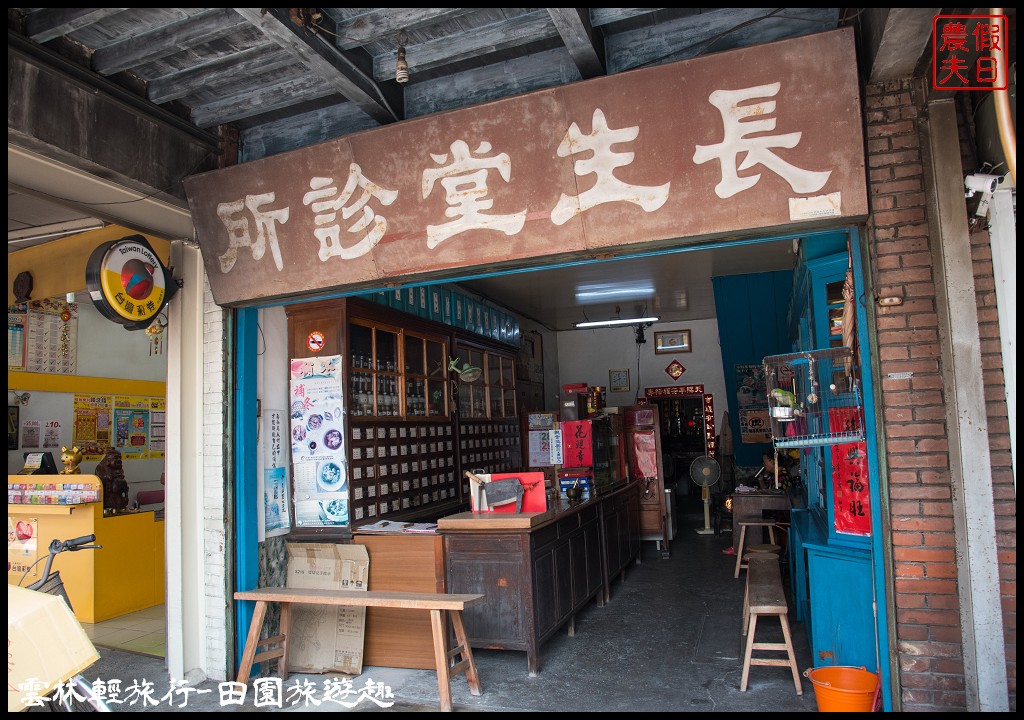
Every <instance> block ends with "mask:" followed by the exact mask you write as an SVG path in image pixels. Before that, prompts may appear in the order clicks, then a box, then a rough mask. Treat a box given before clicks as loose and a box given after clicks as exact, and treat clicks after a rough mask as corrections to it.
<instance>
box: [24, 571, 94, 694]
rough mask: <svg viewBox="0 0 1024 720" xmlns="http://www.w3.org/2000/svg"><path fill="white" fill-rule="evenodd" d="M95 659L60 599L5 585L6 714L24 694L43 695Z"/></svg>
mask: <svg viewBox="0 0 1024 720" xmlns="http://www.w3.org/2000/svg"><path fill="white" fill-rule="evenodd" d="M99 659H100V656H99V655H98V654H97V652H96V648H95V647H93V644H92V642H91V641H90V640H89V636H88V635H86V634H85V630H83V629H82V626H81V625H80V624H79V623H78V620H77V619H76V618H75V615H74V613H72V612H71V608H69V607H68V606H67V604H66V603H65V602H64V601H63V600H62V599H61V598H59V597H57V596H56V595H48V594H47V593H41V592H35V591H34V590H28V589H26V588H22V587H18V586H17V585H8V586H7V711H8V712H17V711H19V710H24V709H25V705H24V703H23V700H24V699H25V697H26V695H30V696H32V697H38V696H41V695H46V694H47V693H48V691H49V690H50V689H51V688H53V687H56V685H57V684H58V683H62V682H64V681H65V680H68V679H69V678H72V677H74V676H75V675H77V674H79V673H81V672H82V671H83V670H85V669H86V668H88V667H89V666H90V665H92V664H93V663H94V662H96V661H97V660H99ZM26 691H29V692H26Z"/></svg>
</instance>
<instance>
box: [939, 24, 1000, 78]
mask: <svg viewBox="0 0 1024 720" xmlns="http://www.w3.org/2000/svg"><path fill="white" fill-rule="evenodd" d="M1008 45H1009V38H1008V37H1007V25H1006V16H1005V15H936V16H935V17H934V18H932V87H933V88H934V89H935V90H1005V89H1006V88H1007V87H1008V79H1007V78H1008V70H1009V67H1008V66H1007V62H1008V56H1007V46H1008Z"/></svg>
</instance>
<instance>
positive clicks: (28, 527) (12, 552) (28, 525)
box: [7, 515, 46, 582]
mask: <svg viewBox="0 0 1024 720" xmlns="http://www.w3.org/2000/svg"><path fill="white" fill-rule="evenodd" d="M38 538H39V520H38V519H37V518H26V519H24V520H14V519H13V518H11V516H10V515H8V516H7V568H8V572H7V582H11V580H12V575H14V574H17V578H15V579H14V581H15V582H19V581H20V580H21V576H22V575H24V574H25V571H26V570H28V569H29V567H30V566H31V565H32V564H33V563H34V562H35V561H36V558H37V557H38V551H39V542H38ZM43 554H44V555H45V554H46V553H45V552H44V553H43ZM42 567H43V563H40V564H38V565H36V566H35V568H33V570H34V572H30V573H29V576H28V577H27V578H26V579H25V581H26V582H29V581H35V580H37V579H38V578H39V571H40V570H42Z"/></svg>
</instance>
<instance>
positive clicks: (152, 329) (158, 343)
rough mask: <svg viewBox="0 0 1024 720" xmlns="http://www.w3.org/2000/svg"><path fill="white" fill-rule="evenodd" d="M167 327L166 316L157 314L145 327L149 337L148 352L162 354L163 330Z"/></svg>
mask: <svg viewBox="0 0 1024 720" xmlns="http://www.w3.org/2000/svg"><path fill="white" fill-rule="evenodd" d="M166 329H167V318H166V317H164V316H163V315H157V316H156V318H154V320H153V323H152V324H151V325H150V326H149V327H148V328H146V335H147V336H148V337H149V354H150V355H162V354H163V348H164V330H166Z"/></svg>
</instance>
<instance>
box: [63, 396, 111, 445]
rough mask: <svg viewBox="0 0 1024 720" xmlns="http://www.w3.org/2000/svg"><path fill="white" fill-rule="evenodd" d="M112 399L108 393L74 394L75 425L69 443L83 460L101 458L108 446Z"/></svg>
mask: <svg viewBox="0 0 1024 720" xmlns="http://www.w3.org/2000/svg"><path fill="white" fill-rule="evenodd" d="M113 409H114V399H113V398H112V397H110V396H109V395H75V426H74V430H73V433H72V439H71V444H72V445H74V446H76V447H78V448H80V449H81V451H82V458H83V459H84V460H101V459H102V458H103V454H104V453H105V452H106V451H107V448H108V447H110V421H111V415H112V413H113Z"/></svg>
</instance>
